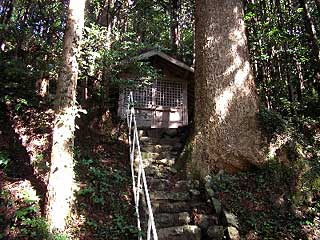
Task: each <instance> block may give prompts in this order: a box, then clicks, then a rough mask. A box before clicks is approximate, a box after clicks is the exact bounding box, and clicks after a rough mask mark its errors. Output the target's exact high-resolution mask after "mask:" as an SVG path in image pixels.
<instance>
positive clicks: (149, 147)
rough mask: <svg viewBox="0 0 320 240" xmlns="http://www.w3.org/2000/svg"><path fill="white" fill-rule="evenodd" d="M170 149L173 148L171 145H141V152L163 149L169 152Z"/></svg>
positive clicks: (160, 150)
mask: <svg viewBox="0 0 320 240" xmlns="http://www.w3.org/2000/svg"><path fill="white" fill-rule="evenodd" d="M172 149H173V146H172V145H159V144H155V145H154V144H148V145H145V144H143V145H142V146H141V151H142V152H156V153H159V152H163V151H166V152H170V151H171V150H172Z"/></svg>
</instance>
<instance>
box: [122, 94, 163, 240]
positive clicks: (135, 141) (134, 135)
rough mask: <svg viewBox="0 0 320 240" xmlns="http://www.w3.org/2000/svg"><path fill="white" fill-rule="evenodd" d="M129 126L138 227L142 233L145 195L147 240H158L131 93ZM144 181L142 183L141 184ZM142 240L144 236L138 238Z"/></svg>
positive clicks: (129, 99) (128, 108) (128, 109)
mask: <svg viewBox="0 0 320 240" xmlns="http://www.w3.org/2000/svg"><path fill="white" fill-rule="evenodd" d="M127 124H128V128H129V137H128V138H129V146H130V148H129V151H130V165H131V175H132V186H133V187H132V190H133V196H134V202H135V211H136V215H137V227H138V230H139V231H140V232H141V219H140V212H139V203H140V195H141V194H142V193H144V197H145V200H146V203H147V213H148V228H147V240H151V239H153V240H158V234H157V230H156V225H155V221H154V216H153V211H152V206H151V200H150V194H149V190H148V184H147V178H146V174H145V171H144V164H143V161H142V154H141V149H140V142H139V134H138V128H137V122H136V117H135V109H134V99H133V94H132V92H130V94H129V96H128V107H127ZM136 157H138V171H136V170H135V168H134V161H135V158H136ZM141 181H142V182H141ZM138 239H139V240H142V236H139V237H138Z"/></svg>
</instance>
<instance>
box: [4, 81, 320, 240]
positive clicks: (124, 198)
mask: <svg viewBox="0 0 320 240" xmlns="http://www.w3.org/2000/svg"><path fill="white" fill-rule="evenodd" d="M1 89H4V90H5V91H3V92H2V93H1V101H0V191H1V192H0V239H6V240H11V239H18V240H19V239H67V237H65V236H56V237H50V236H49V234H48V231H47V230H48V229H47V225H46V222H45V220H44V214H43V213H44V208H45V194H46V182H47V179H48V170H49V161H50V144H51V131H52V124H53V110H52V104H48V103H46V102H43V103H40V100H41V99H38V98H36V97H34V94H33V93H28V92H26V91H21V90H19V89H16V88H15V89H13V88H12V86H9V87H7V86H1ZM95 114H96V113H95V112H94V111H92V112H91V113H90V112H89V114H88V115H87V116H82V117H81V119H80V120H78V121H77V122H78V125H79V130H77V132H76V142H75V156H76V160H77V161H76V168H75V170H76V175H77V182H78V186H79V190H78V191H77V193H76V205H75V207H74V214H73V216H72V217H71V218H70V221H69V226H70V227H69V234H70V235H72V236H73V237H72V238H71V239H86V240H90V239H97V240H99V239H135V238H136V236H137V235H138V234H139V233H138V231H137V229H136V227H135V219H134V213H133V209H134V207H133V206H132V195H131V183H130V177H131V175H130V172H129V165H128V146H127V143H126V141H125V140H120V139H121V136H122V133H123V132H124V129H122V128H121V127H119V125H117V126H115V127H114V129H113V132H114V133H115V134H113V135H112V134H109V135H104V134H100V133H99V132H98V131H97V130H95V129H97V127H96V126H95V125H94V123H95V122H97V119H96V115H95ZM123 135H125V134H124V133H123ZM122 139H124V137H122ZM277 170H278V169H277V168H276V166H275V167H273V168H272V166H271V167H269V168H266V169H255V170H252V171H248V172H244V173H239V174H236V175H232V176H231V175H227V174H222V175H219V176H216V177H215V180H216V182H215V185H214V186H213V187H214V190H215V192H216V197H217V198H218V199H219V200H220V201H221V202H222V203H223V205H224V207H225V208H226V209H227V210H229V211H231V212H233V213H234V214H235V215H236V216H237V217H238V221H239V228H240V233H241V235H242V236H243V237H244V239H248V240H253V239H310V240H311V239H312V240H316V239H320V233H319V229H320V226H319V219H320V213H319V212H320V210H319V209H320V202H319V199H312V204H311V205H308V206H306V207H305V208H304V207H301V208H296V209H294V210H293V208H292V203H291V202H290V200H289V198H288V195H290V193H288V191H289V190H288V189H290V186H288V184H290V183H288V182H286V181H285V180H284V179H286V178H284V177H281V176H280V177H279V175H277V174H276V173H277Z"/></svg>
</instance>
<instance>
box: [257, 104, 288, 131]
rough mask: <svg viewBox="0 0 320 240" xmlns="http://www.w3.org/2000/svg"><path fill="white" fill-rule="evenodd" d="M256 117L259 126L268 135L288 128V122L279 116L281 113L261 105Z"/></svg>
mask: <svg viewBox="0 0 320 240" xmlns="http://www.w3.org/2000/svg"><path fill="white" fill-rule="evenodd" d="M258 118H259V122H260V125H261V128H262V129H263V130H264V132H265V133H266V134H267V135H269V136H274V135H275V134H280V133H283V132H284V131H285V130H286V129H287V128H288V122H287V121H286V120H285V119H284V118H283V117H282V116H281V114H279V113H277V112H275V111H273V110H269V109H266V108H264V107H261V108H260V111H259V114H258Z"/></svg>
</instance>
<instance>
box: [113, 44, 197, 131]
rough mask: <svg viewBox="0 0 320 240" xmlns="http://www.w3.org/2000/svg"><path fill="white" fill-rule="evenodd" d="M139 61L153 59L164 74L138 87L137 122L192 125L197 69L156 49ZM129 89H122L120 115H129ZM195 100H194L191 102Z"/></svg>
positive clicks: (154, 125) (148, 125) (160, 125)
mask: <svg viewBox="0 0 320 240" xmlns="http://www.w3.org/2000/svg"><path fill="white" fill-rule="evenodd" d="M137 60H138V61H150V63H151V65H152V66H153V67H154V68H156V69H158V70H161V73H162V77H161V78H160V79H156V80H154V81H153V82H152V83H151V84H148V85H146V86H144V87H140V88H135V89H133V90H131V91H132V92H133V98H134V101H135V109H136V119H137V124H138V126H139V127H141V128H178V127H182V126H186V125H188V119H189V118H190V113H189V112H188V110H190V108H191V109H192V106H191V105H190V104H189V105H188V100H189V101H190V97H192V95H193V92H192V91H190V90H191V89H192V87H193V77H194V70H193V68H191V67H189V66H188V65H186V64H185V63H183V62H181V61H179V60H177V59H175V58H173V57H171V56H169V55H167V54H165V53H163V52H158V51H155V50H152V51H149V52H146V53H144V54H142V55H140V56H138V57H137ZM129 91H130V90H129V89H122V90H121V91H120V97H119V105H118V115H119V116H120V117H121V118H125V117H126V110H127V96H128V94H129ZM190 102H191V101H190Z"/></svg>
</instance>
